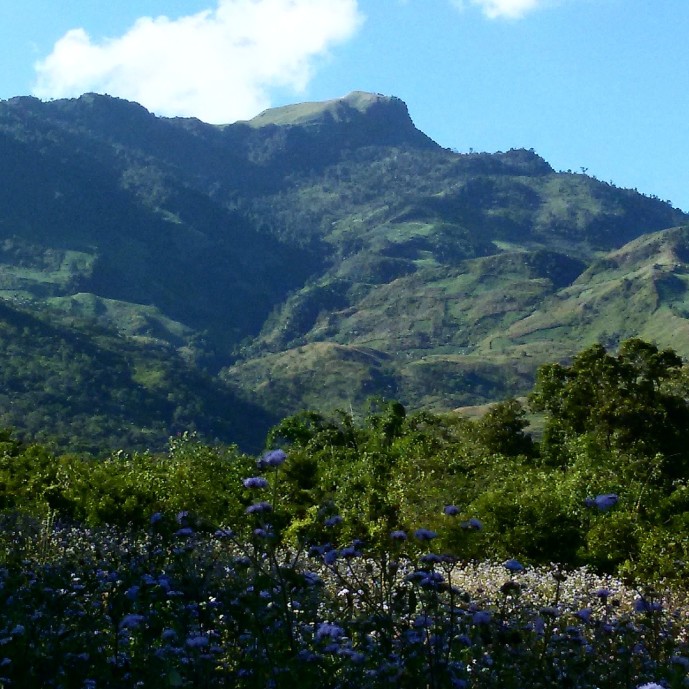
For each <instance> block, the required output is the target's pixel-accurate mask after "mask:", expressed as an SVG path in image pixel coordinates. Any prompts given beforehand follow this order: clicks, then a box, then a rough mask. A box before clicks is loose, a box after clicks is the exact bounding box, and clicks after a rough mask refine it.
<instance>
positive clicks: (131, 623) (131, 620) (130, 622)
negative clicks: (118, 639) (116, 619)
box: [120, 614, 146, 629]
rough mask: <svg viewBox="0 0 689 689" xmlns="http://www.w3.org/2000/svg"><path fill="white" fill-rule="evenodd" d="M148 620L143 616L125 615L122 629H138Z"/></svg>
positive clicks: (121, 625)
mask: <svg viewBox="0 0 689 689" xmlns="http://www.w3.org/2000/svg"><path fill="white" fill-rule="evenodd" d="M145 619H146V618H145V617H144V616H143V615H135V614H131V615H125V616H124V617H123V618H122V619H121V620H120V629H132V628H134V627H138V626H139V625H140V624H141V623H142V622H143V621H144V620H145Z"/></svg>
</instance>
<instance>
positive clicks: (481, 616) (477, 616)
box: [471, 610, 492, 624]
mask: <svg viewBox="0 0 689 689" xmlns="http://www.w3.org/2000/svg"><path fill="white" fill-rule="evenodd" d="M491 617H492V615H491V614H490V611H489V610H477V611H476V612H475V613H474V614H473V616H472V618H471V621H472V622H473V623H474V624H489V623H490V620H491Z"/></svg>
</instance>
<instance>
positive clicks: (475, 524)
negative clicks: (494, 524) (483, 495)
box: [460, 517, 483, 531]
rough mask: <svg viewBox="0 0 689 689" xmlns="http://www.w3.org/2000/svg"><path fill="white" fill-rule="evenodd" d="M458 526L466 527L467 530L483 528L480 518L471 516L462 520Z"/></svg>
mask: <svg viewBox="0 0 689 689" xmlns="http://www.w3.org/2000/svg"><path fill="white" fill-rule="evenodd" d="M460 526H461V527H462V528H463V529H467V530H469V531H482V530H483V523H482V522H481V520H480V519H476V517H472V518H471V519H467V521H465V522H462V523H461V524H460Z"/></svg>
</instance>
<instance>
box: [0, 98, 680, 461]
mask: <svg viewBox="0 0 689 689" xmlns="http://www.w3.org/2000/svg"><path fill="white" fill-rule="evenodd" d="M0 148H1V149H2V154H3V166H2V169H0V227H1V228H3V232H2V233H0V269H1V270H0V274H1V279H0V297H2V298H4V299H7V300H9V301H11V302H12V303H13V304H22V305H24V306H25V307H26V309H27V311H28V312H29V313H30V314H31V315H32V316H38V317H40V318H42V319H43V321H44V322H49V323H51V325H59V327H60V328H62V329H63V330H64V329H67V330H69V331H70V333H71V337H73V338H78V339H80V340H81V342H82V343H83V344H84V346H86V345H87V344H88V345H89V346H90V347H91V348H92V349H94V348H95V350H99V351H97V352H96V353H94V352H90V353H89V355H85V353H84V351H83V348H82V351H79V352H73V351H72V350H71V348H69V347H67V348H65V349H64V351H63V354H64V355H63V356H61V357H55V356H51V355H50V353H49V352H45V348H44V347H42V346H41V347H39V349H40V350H41V351H40V353H38V352H36V351H35V349H34V348H32V347H28V346H27V343H26V341H25V340H24V341H22V342H21V345H20V344H18V343H13V342H10V343H8V347H7V349H6V350H5V351H4V352H3V354H4V355H5V357H6V358H4V361H6V366H7V368H8V373H9V376H8V377H9V378H10V380H9V381H7V382H8V383H10V384H11V387H10V388H9V389H10V390H11V393H10V394H8V395H7V397H6V398H3V399H0V424H5V425H12V426H14V427H16V428H17V429H18V430H20V431H22V432H24V433H25V434H26V436H27V437H31V438H33V439H35V440H39V441H41V442H46V441H47V440H48V439H49V436H51V435H52V436H55V437H57V439H58V441H59V443H60V445H61V447H63V448H69V449H74V450H89V451H94V450H97V449H113V448H115V447H119V446H126V447H127V448H128V449H131V448H135V447H139V448H142V447H146V446H155V448H156V449H161V448H162V447H163V445H164V443H165V441H166V438H167V437H168V436H169V435H170V434H174V433H177V432H183V431H184V430H197V431H199V432H201V433H203V434H204V435H205V436H206V437H208V438H209V439H210V440H212V439H214V438H216V437H217V438H219V439H221V440H223V441H234V442H238V443H240V444H241V445H242V447H244V448H245V449H247V450H256V449H257V448H258V445H259V442H258V439H260V438H262V437H263V436H264V434H265V433H266V432H267V430H268V428H269V427H270V425H271V424H272V423H274V422H275V420H276V419H277V418H279V417H280V416H283V415H289V414H293V413H296V412H297V411H299V410H301V409H304V408H315V409H319V410H321V411H324V412H328V413H329V412H331V411H332V410H334V409H336V408H345V409H346V408H349V407H350V406H351V408H352V409H353V410H354V411H355V412H356V413H362V411H363V410H364V401H365V399H366V398H367V397H368V396H370V395H371V394H383V395H385V396H386V397H389V398H392V397H394V398H396V399H399V400H400V401H401V402H402V403H403V404H404V405H405V406H406V407H407V408H409V409H429V410H436V411H437V410H446V409H452V408H456V407H458V406H464V405H470V404H478V403H486V402H492V401H495V400H497V399H503V398H506V397H510V396H513V395H517V394H523V393H524V392H526V390H528V389H529V387H530V385H531V384H532V380H533V375H534V373H535V371H536V369H537V367H538V366H539V365H540V364H542V363H544V362H546V361H555V360H561V359H562V358H564V357H566V356H569V355H571V354H572V353H573V351H574V350H575V349H577V348H580V347H584V346H588V345H590V344H591V343H592V342H594V341H596V340H601V341H603V342H606V343H613V344H614V343H618V342H619V341H620V340H623V339H624V338H625V337H629V336H632V335H643V336H646V337H653V338H656V339H657V340H658V342H660V343H662V345H668V344H671V345H672V346H676V347H684V346H685V345H684V342H686V341H689V340H687V337H686V335H687V334H688V333H689V325H687V323H688V322H689V321H687V318H686V315H687V313H689V310H688V309H689V306H688V304H687V294H689V289H688V288H689V279H687V277H686V274H685V273H686V271H685V270H684V266H685V264H686V261H687V259H688V258H689V251H688V250H687V247H688V246H689V239H688V235H687V232H686V229H684V230H682V229H681V228H676V229H674V230H668V229H667V228H670V227H672V226H676V225H680V224H681V223H682V222H686V220H687V216H686V215H685V214H683V213H681V212H679V211H677V210H675V209H673V208H671V207H670V206H669V204H666V203H662V202H660V201H659V200H657V199H654V198H648V197H644V196H641V195H640V194H637V193H635V192H631V191H627V190H622V189H617V188H615V187H613V186H611V185H608V184H604V183H601V182H598V181H596V180H593V179H591V178H588V177H586V176H585V175H573V174H565V173H557V172H555V171H554V170H553V169H552V168H551V167H550V166H549V165H548V164H547V163H546V162H545V161H544V160H543V159H542V158H540V157H539V156H538V155H536V154H535V153H534V152H533V151H526V150H510V151H507V152H505V153H496V154H488V153H482V154H476V153H470V154H463V155H462V154H458V153H456V152H452V151H449V150H447V149H443V148H441V147H440V146H438V145H436V144H434V143H433V142H432V141H431V140H430V139H428V137H426V136H425V135H424V134H423V133H421V132H420V131H419V130H418V129H416V127H415V126H414V124H413V122H412V120H411V118H410V117H409V113H408V112H407V109H406V107H405V105H404V104H403V103H402V102H401V101H399V100H398V99H395V98H385V97H383V96H379V95H374V94H365V93H355V94H351V95H350V96H348V97H347V98H344V99H339V100H335V101H328V102H326V103H318V104H299V105H295V106H288V107H286V108H280V109H277V110H275V111H268V112H266V113H263V114H262V115H260V116H259V117H257V118H255V120H253V121H252V122H249V123H237V124H234V125H228V126H225V127H214V126H210V125H204V124H203V123H200V122H192V121H189V120H184V119H180V120H169V119H162V118H156V117H155V116H153V115H151V114H150V113H148V112H147V111H146V110H145V109H143V108H142V107H141V106H139V105H136V104H134V103H127V102H125V101H122V100H119V99H115V98H110V97H107V96H98V95H94V94H89V95H86V96H83V97H82V98H79V99H76V100H60V101H55V102H50V103H42V102H40V101H38V100H36V99H30V98H28V99H27V98H19V99H12V100H11V101H8V102H5V103H2V104H0ZM658 230H662V232H661V233H658V234H655V235H653V234H645V233H649V232H654V231H658ZM642 233H644V234H642ZM625 242H629V244H626V245H625V246H624V247H622V246H621V245H622V244H623V243H625ZM603 252H608V253H605V254H604V255H603ZM247 305H250V308H247ZM0 329H1V324H0ZM32 330H35V329H32ZM32 334H33V333H32ZM53 336H54V335H53ZM8 339H9V340H14V339H16V338H15V337H14V336H11V337H9V338H8ZM32 339H33V338H32V337H28V338H26V340H28V341H29V342H31V341H32ZM104 339H107V340H108V345H107V349H108V350H109V351H110V353H114V354H122V355H123V356H124V359H125V361H122V360H120V361H118V362H115V363H113V375H111V376H108V375H105V374H104V373H103V371H101V370H100V368H101V364H103V366H104V367H105V368H106V369H108V366H105V364H104V362H103V361H102V356H101V355H102V354H103V352H102V349H103V346H104V341H103V340H104ZM37 344H38V343H37ZM133 350H136V354H135V355H134V354H132V352H133ZM681 353H682V354H684V355H686V354H689V351H684V350H682V351H681ZM73 354H76V356H73ZM43 356H45V357H47V360H48V361H47V364H48V366H47V370H46V371H45V374H46V375H45V376H44V377H42V376H41V375H38V374H39V373H40V371H41V367H40V366H38V365H37V362H36V359H37V358H41V357H43ZM94 358H95V359H96V361H94ZM115 358H116V357H115ZM9 359H11V361H10V360H9ZM111 362H112V358H111ZM450 369H451V370H452V373H451V375H448V374H447V372H448V370H450ZM22 372H25V373H26V375H27V376H28V377H29V379H30V380H28V381H27V380H26V379H25V378H24V377H23V376H22ZM30 372H31V374H30ZM130 372H131V373H130ZM182 372H183V373H182ZM32 374H35V375H32ZM218 374H220V375H218ZM94 378H95V379H96V380H97V382H98V387H99V389H98V390H93V389H90V390H89V392H88V394H87V393H86V392H83V394H82V392H81V391H83V390H85V389H86V387H88V386H87V384H86V383H84V381H87V382H88V381H90V380H91V379H94ZM218 378H220V381H219V380H218ZM69 380H75V381H80V382H79V384H77V385H75V386H70V385H68V384H67V383H66V381H67V382H68V381H69ZM221 381H222V382H221ZM187 383H188V384H187ZM40 388H44V390H45V391H47V392H48V393H49V394H47V395H41V394H39V391H40ZM74 388H76V389H74ZM142 388H143V390H142ZM110 391H112V392H110ZM235 392H236V393H238V394H239V395H240V397H241V400H240V399H237V398H236V396H235V394H234V393H235ZM108 396H110V397H111V398H112V399H111V400H107V398H108ZM86 399H95V400H97V405H96V406H97V407H98V409H97V410H91V409H90V407H89V405H88V404H83V402H84V400H86ZM72 401H74V402H75V404H71V402H72ZM257 406H261V407H263V410H264V411H261V410H260V409H258V408H257ZM82 408H83V409H82ZM143 408H145V409H146V410H147V412H148V413H142V412H141V410H142V409H143ZM134 409H136V410H137V413H136V415H135V416H134V417H133V418H132V416H131V414H130V413H129V410H134ZM214 409H217V410H218V412H217V414H214V412H213V410H214ZM121 410H125V413H122V411H121ZM265 410H269V412H266V411H265ZM116 417H117V421H115V420H114V419H115V418H116ZM142 417H143V418H142ZM235 417H237V420H236V422H232V421H231V420H230V419H231V418H235ZM252 418H253V419H254V421H253V423H252V422H251V421H250V420H251V419H252ZM63 419H64V421H63ZM111 420H112V421H111ZM244 431H245V433H244Z"/></svg>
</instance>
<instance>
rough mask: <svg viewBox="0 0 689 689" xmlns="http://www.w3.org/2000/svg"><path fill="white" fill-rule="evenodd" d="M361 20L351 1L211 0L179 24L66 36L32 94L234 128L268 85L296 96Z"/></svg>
mask: <svg viewBox="0 0 689 689" xmlns="http://www.w3.org/2000/svg"><path fill="white" fill-rule="evenodd" d="M362 22H363V16H362V15H361V13H360V11H359V8H358V4H357V0H328V2H324V1H323V0H218V5H217V7H216V8H215V9H212V10H210V9H209V10H206V11H204V12H200V13H198V14H194V15H191V16H187V17H182V18H180V19H174V20H172V19H168V18H167V17H157V18H151V17H143V18H141V19H139V20H138V21H137V22H136V23H135V24H134V25H133V26H132V27H131V28H130V29H129V31H127V33H125V34H124V35H123V36H120V37H117V38H109V39H105V40H102V41H99V42H98V41H93V40H92V39H91V37H90V36H89V35H88V34H87V33H86V31H84V29H73V30H71V31H69V32H67V33H66V34H65V35H64V36H63V37H62V38H60V40H59V41H57V43H56V44H55V46H54V47H53V51H52V53H51V54H50V55H49V56H48V57H47V58H45V59H44V60H42V61H40V62H38V63H36V65H35V69H36V73H37V79H36V83H35V86H34V90H33V92H34V95H36V96H38V97H40V98H64V97H73V96H78V95H80V94H82V93H84V92H87V91H96V92H100V93H109V94H110V95H113V96H119V97H122V98H127V99H129V100H134V101H137V102H139V103H141V104H143V105H144V106H146V107H147V108H149V109H150V110H152V111H153V112H155V113H157V114H159V115H185V116H195V117H199V118H200V119H202V120H205V121H207V122H215V123H221V122H232V121H235V120H237V119H245V118H248V117H252V116H254V115H256V114H257V113H258V112H260V111H261V110H263V109H265V108H267V107H269V106H270V90H271V89H272V88H287V89H291V90H292V91H294V92H296V93H300V92H303V90H304V89H305V88H306V86H307V85H308V83H309V81H310V79H311V78H312V76H313V74H314V70H315V68H316V61H317V58H322V57H323V56H326V55H327V53H328V49H329V48H330V47H331V46H332V45H334V44H336V43H340V42H343V41H346V40H347V39H349V38H350V37H351V36H352V35H353V34H354V33H355V32H356V30H357V28H358V27H359V26H360V24H361V23H362Z"/></svg>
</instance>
